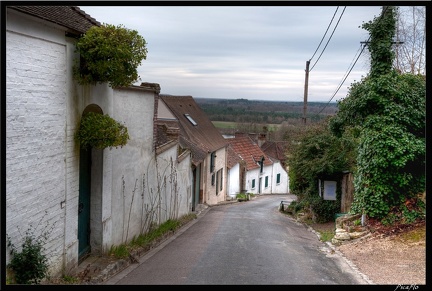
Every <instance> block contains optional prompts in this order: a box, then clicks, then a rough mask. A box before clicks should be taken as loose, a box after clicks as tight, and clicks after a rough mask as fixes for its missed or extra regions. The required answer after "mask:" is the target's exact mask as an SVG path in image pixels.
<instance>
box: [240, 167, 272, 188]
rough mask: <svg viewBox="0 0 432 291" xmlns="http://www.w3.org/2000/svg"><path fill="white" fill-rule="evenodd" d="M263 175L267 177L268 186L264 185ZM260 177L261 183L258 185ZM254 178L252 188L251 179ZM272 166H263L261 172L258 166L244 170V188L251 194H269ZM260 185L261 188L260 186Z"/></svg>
mask: <svg viewBox="0 0 432 291" xmlns="http://www.w3.org/2000/svg"><path fill="white" fill-rule="evenodd" d="M265 177H268V186H267V187H265ZM260 178H261V185H260ZM253 179H255V187H254V188H252V180H253ZM271 181H272V166H264V167H263V172H262V173H260V168H256V169H252V170H249V171H247V172H246V185H245V190H247V192H248V193H253V194H271V193H272V187H271V186H272V185H271ZM260 187H261V188H260Z"/></svg>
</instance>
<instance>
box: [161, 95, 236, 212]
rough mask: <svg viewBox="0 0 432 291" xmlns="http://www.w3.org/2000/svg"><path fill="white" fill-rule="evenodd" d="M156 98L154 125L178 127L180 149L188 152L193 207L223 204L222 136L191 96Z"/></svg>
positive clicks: (224, 159)
mask: <svg viewBox="0 0 432 291" xmlns="http://www.w3.org/2000/svg"><path fill="white" fill-rule="evenodd" d="M159 97H160V102H159V106H158V107H159V108H158V124H166V126H167V128H168V127H178V128H179V135H180V138H179V140H180V146H181V147H182V148H183V149H189V150H190V151H191V152H192V171H193V187H194V190H193V193H194V194H193V195H194V198H193V201H194V202H193V205H194V206H193V207H195V206H196V205H198V204H208V205H215V204H217V203H219V202H221V201H225V200H226V195H227V182H226V181H227V179H226V177H227V166H226V165H227V146H228V144H227V142H226V141H225V139H224V138H223V136H222V134H221V133H220V132H219V130H218V129H217V128H216V127H215V126H214V125H213V123H212V122H211V121H210V119H209V118H208V117H207V115H206V114H205V113H204V111H202V109H201V108H200V107H199V106H198V104H197V103H196V102H195V100H194V99H193V97H192V96H173V95H162V94H161V95H160V96H159ZM173 124H174V125H173Z"/></svg>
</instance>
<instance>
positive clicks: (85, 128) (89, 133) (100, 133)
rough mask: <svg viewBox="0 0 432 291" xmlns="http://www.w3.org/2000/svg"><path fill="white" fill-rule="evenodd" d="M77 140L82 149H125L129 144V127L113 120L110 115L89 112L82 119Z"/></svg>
mask: <svg viewBox="0 0 432 291" xmlns="http://www.w3.org/2000/svg"><path fill="white" fill-rule="evenodd" d="M75 139H76V140H77V141H78V142H79V143H80V145H81V147H83V148H88V147H94V148H98V149H104V148H106V147H110V148H112V147H116V148H117V147H119V146H120V147H123V146H124V145H126V144H127V140H128V139H129V133H128V130H127V127H126V126H124V125H123V124H121V123H119V122H117V121H116V120H114V119H112V118H111V117H110V116H109V115H108V114H105V115H103V114H99V113H94V112H89V113H87V114H86V115H84V116H83V117H82V118H81V121H80V124H79V126H78V131H77V132H76V134H75Z"/></svg>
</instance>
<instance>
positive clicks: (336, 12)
mask: <svg viewBox="0 0 432 291" xmlns="http://www.w3.org/2000/svg"><path fill="white" fill-rule="evenodd" d="M338 9H339V6H338V7H337V8H336V11H335V13H334V14H333V17H332V19H331V21H330V23H329V25H328V26H327V30H326V32H325V33H324V35H323V37H322V39H321V41H320V43H319V45H318V47H317V48H316V50H315V52H314V53H313V55H312V57H311V58H310V59H309V62H310V61H312V59H313V57H314V56H315V54H316V52H317V51H318V49H319V47H320V46H321V43H322V41H323V40H324V38H325V36H326V35H327V32H328V30H329V28H330V26H331V24H332V22H333V19H334V17H335V15H336V13H337V11H338Z"/></svg>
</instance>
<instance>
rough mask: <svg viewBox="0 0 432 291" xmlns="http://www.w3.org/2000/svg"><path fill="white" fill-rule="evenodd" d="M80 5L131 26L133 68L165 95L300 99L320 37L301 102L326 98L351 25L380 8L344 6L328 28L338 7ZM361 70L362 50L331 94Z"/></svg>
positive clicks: (355, 43)
mask: <svg viewBox="0 0 432 291" xmlns="http://www.w3.org/2000/svg"><path fill="white" fill-rule="evenodd" d="M80 8H81V9H82V10H84V11H85V12H86V13H88V14H89V15H90V16H92V17H94V18H95V19H96V20H98V21H99V22H101V23H109V24H114V25H119V24H122V25H124V26H125V27H127V28H129V29H133V30H137V31H138V32H139V34H140V35H141V36H143V37H144V39H145V40H146V42H147V48H148V55H147V59H146V60H144V61H143V62H142V64H141V66H140V67H139V69H138V71H139V75H140V76H141V79H142V81H144V82H153V83H158V84H160V86H161V92H162V93H166V94H173V95H192V96H193V97H207V98H229V99H233V98H246V99H251V100H252V99H254V100H259V99H268V100H284V101H303V98H304V85H305V69H306V61H307V60H309V59H311V58H312V56H313V55H314V52H315V51H316V50H317V48H318V45H319V44H320V42H321V41H322V43H321V46H320V48H319V49H318V51H317V52H316V53H315V55H314V57H313V58H312V60H311V66H312V65H315V67H314V68H313V69H312V70H311V72H310V74H309V86H308V87H309V91H308V95H309V96H310V98H309V99H308V100H309V101H321V102H328V101H329V100H330V98H331V97H332V95H333V93H334V92H335V90H336V89H337V87H338V85H339V84H340V82H341V81H342V79H343V78H344V76H345V74H346V73H347V70H348V69H349V66H350V65H351V64H352V63H353V58H354V57H355V55H356V54H357V53H358V51H359V49H360V47H361V44H360V42H361V41H365V40H367V38H368V34H367V32H366V31H365V30H363V29H361V28H359V26H361V25H362V23H363V22H368V21H370V20H373V18H374V17H375V16H377V15H379V14H380V12H381V6H347V7H346V9H345V12H344V14H343V16H342V17H341V19H340V21H339V24H338V26H337V28H336V30H335V31H334V33H333V29H334V27H335V25H336V22H337V21H338V20H339V17H340V15H341V13H342V11H343V8H344V6H340V7H339V8H338V10H337V11H338V12H337V13H336V14H335V11H336V8H337V6H245V7H243V6H233V7H228V6H80ZM333 16H334V21H333V24H332V26H331V27H329V23H330V21H331V19H332V17H333ZM327 29H328V32H327V36H326V38H325V39H324V40H323V36H324V33H325V32H326V30H327ZM332 33H333V36H332V38H331V40H330V42H329V43H328V44H326V43H327V41H328V39H329V37H330V35H331V34H332ZM326 45H327V46H326ZM325 46H326V47H325ZM324 47H325V50H324V52H323V49H324ZM321 53H322V55H321V56H320V54H321ZM318 58H319V59H318ZM315 62H316V64H315ZM367 72H368V59H367V57H365V56H362V57H361V58H360V59H359V61H358V63H357V64H356V66H355V68H354V69H353V70H352V72H351V73H350V76H349V78H347V80H346V81H345V83H344V85H343V86H342V87H341V90H340V92H339V93H338V95H337V96H338V97H337V98H338V99H340V98H343V97H345V95H346V92H347V90H346V87H348V86H349V85H350V83H351V82H352V81H353V80H354V79H356V80H357V81H359V80H360V79H361V76H362V75H366V74H367ZM335 100H336V99H334V100H333V101H335Z"/></svg>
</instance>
